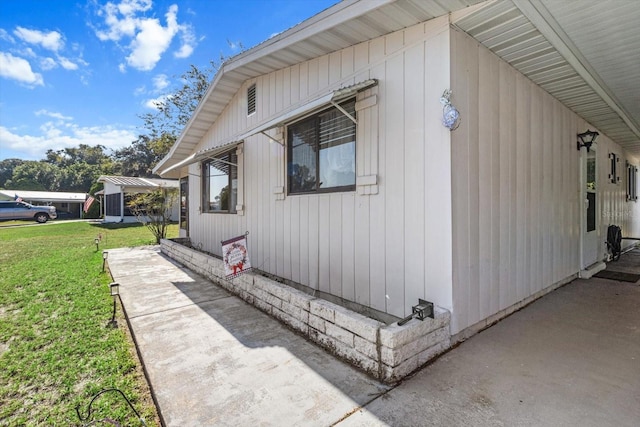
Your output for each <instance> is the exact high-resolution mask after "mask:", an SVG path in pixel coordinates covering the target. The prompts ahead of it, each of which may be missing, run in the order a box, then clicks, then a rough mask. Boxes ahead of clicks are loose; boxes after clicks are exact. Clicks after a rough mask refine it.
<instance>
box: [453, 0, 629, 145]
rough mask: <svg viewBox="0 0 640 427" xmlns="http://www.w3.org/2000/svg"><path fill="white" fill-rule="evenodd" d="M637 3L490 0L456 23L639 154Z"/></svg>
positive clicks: (462, 14)
mask: <svg viewBox="0 0 640 427" xmlns="http://www.w3.org/2000/svg"><path fill="white" fill-rule="evenodd" d="M638 22H640V7H638V4H637V2H633V1H625V0H609V1H602V0H581V1H574V2H569V1H557V0H492V1H487V2H484V3H482V4H480V5H477V6H475V7H473V8H469V9H467V10H464V11H460V12H457V13H454V14H452V23H453V25H455V26H456V27H458V28H460V29H461V30H462V31H464V32H466V33H467V34H469V35H470V36H471V37H473V38H475V39H476V40H477V41H478V42H480V43H481V44H482V45H484V46H485V47H487V48H488V49H490V50H491V51H492V52H493V53H495V54H496V55H498V56H499V57H501V58H502V59H503V60H505V61H506V62H508V63H509V64H511V65H512V66H513V67H514V68H516V69H517V70H518V71H520V72H521V73H522V74H524V75H525V76H526V77H528V78H529V79H530V80H532V81H533V82H534V83H536V84H537V85H538V86H540V87H542V88H543V89H544V90H545V91H547V92H548V93H550V94H551V95H552V96H554V97H555V98H557V99H558V100H559V101H560V102H562V103H563V104H564V105H565V106H567V107H568V108H570V109H571V110H573V111H574V112H575V113H576V114H578V115H579V116H581V117H582V118H583V119H585V120H586V121H587V122H589V123H590V124H592V125H593V126H595V127H597V128H598V130H600V131H601V132H603V133H605V134H606V135H607V136H608V137H609V138H611V139H612V140H613V141H614V142H616V143H618V144H620V145H621V146H622V147H623V148H624V149H626V150H627V151H629V152H630V153H631V154H632V155H636V156H640V31H639V30H638Z"/></svg>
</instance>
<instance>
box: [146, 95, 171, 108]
mask: <svg viewBox="0 0 640 427" xmlns="http://www.w3.org/2000/svg"><path fill="white" fill-rule="evenodd" d="M166 100H167V95H162V96H159V97H157V98H152V99H147V100H146V101H145V102H144V104H143V105H144V106H145V107H146V108H148V109H150V110H157V109H158V104H162V103H164V102H165V101H166Z"/></svg>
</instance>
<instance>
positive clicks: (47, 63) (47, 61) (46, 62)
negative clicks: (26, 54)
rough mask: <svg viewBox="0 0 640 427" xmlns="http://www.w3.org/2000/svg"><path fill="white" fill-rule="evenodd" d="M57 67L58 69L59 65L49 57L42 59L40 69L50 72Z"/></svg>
mask: <svg viewBox="0 0 640 427" xmlns="http://www.w3.org/2000/svg"><path fill="white" fill-rule="evenodd" d="M56 67H58V63H57V62H56V61H55V60H54V59H53V58H50V57H47V58H41V59H40V68H42V69H43V70H45V71H49V70H53V69H54V68H56Z"/></svg>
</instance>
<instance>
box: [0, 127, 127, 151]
mask: <svg viewBox="0 0 640 427" xmlns="http://www.w3.org/2000/svg"><path fill="white" fill-rule="evenodd" d="M40 129H41V134H40V135H20V134H18V133H15V132H14V131H12V130H11V129H8V128H6V127H4V126H0V140H1V141H2V146H3V148H6V149H8V150H12V151H15V152H19V153H23V155H22V156H21V158H24V159H42V158H44V155H45V153H46V151H47V150H49V149H51V150H60V149H64V148H72V147H78V146H79V145H80V144H86V145H90V146H95V145H103V146H105V147H107V148H108V149H112V150H116V149H119V148H123V147H126V146H128V145H130V144H131V142H132V141H135V139H136V138H137V134H136V132H135V129H133V128H127V127H125V128H118V127H116V126H88V127H82V126H78V125H76V124H73V123H69V122H67V121H64V122H59V121H58V122H47V123H45V124H43V125H42V126H41V128H40Z"/></svg>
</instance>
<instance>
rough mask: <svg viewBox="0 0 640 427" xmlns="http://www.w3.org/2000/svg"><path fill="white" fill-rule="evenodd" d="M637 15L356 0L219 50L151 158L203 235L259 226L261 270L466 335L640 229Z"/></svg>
mask: <svg viewBox="0 0 640 427" xmlns="http://www.w3.org/2000/svg"><path fill="white" fill-rule="evenodd" d="M466 6H468V7H466ZM637 22H640V8H638V7H637V5H636V3H635V2H625V1H619V2H615V1H614V2H602V1H599V0H584V1H580V2H556V1H554V0H539V1H532V2H528V1H523V0H497V1H487V2H482V1H477V0H438V1H428V0H423V1H404V0H398V1H393V0H386V1H375V2H374V1H364V0H363V1H344V2H341V3H339V4H337V5H335V6H333V7H331V8H329V9H327V10H325V11H323V12H321V13H319V14H318V15H316V16H314V17H312V18H310V19H309V20H307V21H305V22H303V23H301V24H299V25H297V26H295V27H293V28H291V29H289V30H287V31H285V32H283V33H281V34H278V35H276V36H274V37H272V38H270V39H269V40H267V41H265V42H263V43H262V44H260V45H258V46H256V47H254V48H252V49H249V50H248V51H246V52H243V53H241V54H239V55H237V56H236V57H234V58H231V59H230V60H228V61H227V62H225V63H224V64H223V66H222V67H221V68H220V71H219V72H218V74H217V75H216V76H215V78H214V80H213V82H212V84H211V86H210V88H209V90H208V91H207V93H206V95H205V96H204V98H203V99H202V101H201V103H200V105H199V106H198V107H197V109H196V111H195V114H194V115H193V117H192V118H191V120H190V121H189V123H188V124H187V126H186V127H185V129H184V131H183V133H182V134H181V135H180V137H179V138H178V140H177V142H176V144H175V145H174V146H173V148H172V149H171V151H170V152H169V154H168V155H167V156H166V157H165V158H164V159H163V160H162V161H161V162H160V163H159V164H158V165H157V166H156V168H155V170H154V171H155V173H158V174H160V175H161V176H166V177H171V178H179V179H180V182H181V192H182V196H183V200H185V201H186V204H185V208H186V211H185V213H184V214H185V217H186V218H188V221H185V222H184V224H183V226H182V228H181V230H180V233H181V236H182V237H189V238H190V240H191V243H192V245H193V246H194V247H199V248H201V249H202V250H204V251H208V252H211V253H215V254H218V255H221V247H220V242H221V241H222V240H225V239H228V238H231V237H234V236H238V235H241V234H244V233H245V232H246V231H248V232H249V233H250V234H249V242H250V243H249V246H250V255H251V264H252V265H253V266H255V267H256V268H258V269H260V270H262V271H264V272H266V273H269V274H270V275H273V276H275V277H277V278H281V279H284V280H285V281H289V282H291V283H293V284H297V285H303V286H305V287H308V288H311V289H314V290H317V291H318V292H319V293H324V294H326V295H331V296H333V297H337V298H339V299H341V300H342V301H345V302H347V303H357V304H359V305H360V306H362V307H365V308H367V309H370V310H371V311H377V312H381V313H385V314H387V315H392V316H396V317H398V318H401V317H404V316H406V315H407V314H410V313H411V310H412V306H413V305H415V304H417V303H418V299H425V300H428V301H432V302H434V303H435V304H436V305H437V306H439V307H442V308H444V309H446V310H448V311H450V312H451V323H450V333H451V335H452V342H455V341H456V340H462V339H464V338H465V337H467V336H469V335H470V334H473V333H475V332H476V331H478V330H479V329H482V328H484V327H486V325H487V324H490V323H491V322H493V321H495V320H497V319H499V318H501V317H504V316H506V315H508V314H509V313H511V312H512V311H514V310H515V309H517V308H519V307H521V306H522V305H523V304H525V303H527V302H529V301H532V300H533V299H535V298H538V297H540V296H542V295H543V294H544V293H546V292H549V291H550V290H553V289H555V288H556V287H558V286H560V285H562V284H564V283H566V282H568V281H570V280H572V279H573V278H575V277H578V275H583V276H587V277H588V276H590V275H591V274H593V273H594V272H595V271H597V270H599V269H601V268H603V266H604V264H603V260H605V258H606V253H607V250H606V246H605V239H606V230H607V226H608V225H609V224H612V223H614V224H618V225H620V226H621V227H622V229H623V233H624V235H625V236H629V235H635V236H640V223H639V218H640V209H639V207H638V202H637V190H636V188H637V166H638V165H640V131H639V126H638V122H639V121H640V106H638V104H637V102H635V101H634V100H637V99H639V98H640V84H638V81H640V80H639V79H640V75H638V70H639V68H638V67H637V52H640V40H639V39H638V31H637ZM596 42H597V43H596ZM609 46H611V47H612V48H613V47H615V50H612V49H610V48H609ZM634 55H635V56H634ZM633 58H636V62H634V59H633ZM614 71H615V72H614ZM446 90H451V91H452V95H451V103H452V104H453V106H455V107H456V108H457V110H458V111H459V121H458V122H457V123H455V124H454V125H453V126H452V127H454V128H455V127H456V126H457V128H455V130H450V129H449V128H447V127H445V126H444V125H443V107H444V106H443V103H442V102H441V97H442V96H443V94H444V92H445V91H446ZM634 102H635V104H634ZM588 129H591V130H597V131H598V132H599V136H598V138H597V141H596V144H594V145H592V146H591V147H590V149H587V148H585V147H578V146H577V135H578V134H581V133H584V132H585V131H587V130H588ZM594 315H597V314H596V313H595V312H594Z"/></svg>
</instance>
